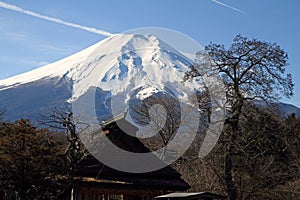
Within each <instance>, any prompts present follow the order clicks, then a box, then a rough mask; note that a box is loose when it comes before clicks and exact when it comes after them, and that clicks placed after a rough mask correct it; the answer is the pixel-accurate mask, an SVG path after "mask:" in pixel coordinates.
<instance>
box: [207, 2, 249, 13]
mask: <svg viewBox="0 0 300 200" xmlns="http://www.w3.org/2000/svg"><path fill="white" fill-rule="evenodd" d="M210 1H212V2H214V3H217V4H219V5H221V6H224V7H226V8H230V9H232V10H235V11H237V12H239V13H242V14H247V13H246V12H244V11H242V10H240V9H238V8H235V7H233V6H230V5H228V4H225V3H222V2H220V1H217V0H210Z"/></svg>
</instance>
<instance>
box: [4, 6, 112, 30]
mask: <svg viewBox="0 0 300 200" xmlns="http://www.w3.org/2000/svg"><path fill="white" fill-rule="evenodd" d="M0 7H1V8H5V9H8V10H13V11H16V12H19V13H23V14H26V15H30V16H32V17H37V18H40V19H44V20H47V21H51V22H55V23H58V24H62V25H65V26H70V27H74V28H78V29H82V30H85V31H88V32H91V33H96V34H99V35H104V36H112V35H113V34H112V33H109V32H107V31H103V30H98V29H96V28H92V27H87V26H82V25H79V24H74V23H71V22H66V21H63V20H61V19H58V18H54V17H48V16H45V15H41V14H39V13H36V12H33V11H30V10H25V9H23V8H20V7H18V6H15V5H11V4H8V3H5V2H2V1H0Z"/></svg>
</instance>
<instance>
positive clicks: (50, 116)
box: [39, 105, 88, 189]
mask: <svg viewBox="0 0 300 200" xmlns="http://www.w3.org/2000/svg"><path fill="white" fill-rule="evenodd" d="M39 121H40V123H41V124H43V125H46V126H48V127H50V128H52V129H53V130H55V131H64V132H65V136H66V138H67V147H66V153H65V156H66V158H67V160H68V162H67V168H68V179H69V185H70V186H69V187H70V188H71V189H73V187H74V186H73V185H74V169H75V168H76V166H77V164H78V163H79V162H80V161H82V160H83V159H84V158H85V157H86V156H87V154H88V152H87V150H86V149H85V147H84V145H83V144H82V142H81V140H80V138H79V135H78V134H79V133H78V132H77V130H76V128H77V126H78V125H79V124H80V121H79V119H75V118H74V116H73V112H72V110H71V108H70V106H67V105H66V106H64V107H62V108H52V109H49V110H47V111H46V112H45V113H43V115H42V116H41V119H40V120H39Z"/></svg>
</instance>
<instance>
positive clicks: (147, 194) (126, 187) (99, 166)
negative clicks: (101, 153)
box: [72, 115, 190, 200]
mask: <svg viewBox="0 0 300 200" xmlns="http://www.w3.org/2000/svg"><path fill="white" fill-rule="evenodd" d="M117 122H118V124H120V123H122V124H123V125H125V126H122V127H125V129H127V130H125V131H122V130H121V129H120V128H119V127H118V124H117ZM123 130H124V128H123ZM127 131H131V132H132V131H133V132H134V131H137V128H136V127H135V126H133V125H132V124H130V123H129V122H127V121H126V120H125V119H124V115H121V116H118V117H117V118H114V119H112V120H109V121H107V122H105V123H104V124H103V126H102V133H101V134H105V135H106V136H107V137H108V138H109V139H110V140H111V141H112V142H113V143H114V144H115V145H117V146H118V147H120V148H122V149H124V150H127V151H131V152H136V153H146V152H150V151H149V149H148V148H147V147H145V146H144V144H143V143H142V142H140V140H139V139H138V138H136V137H133V136H131V135H128V134H126V133H125V132H127ZM100 139H101V137H100ZM112 155H113V154H112ZM157 159H158V158H157ZM189 188H190V186H189V185H188V184H187V183H186V182H185V181H184V180H182V179H181V174H180V173H178V172H177V171H176V170H175V169H173V168H172V167H170V166H166V167H164V168H162V169H160V170H157V171H153V172H148V173H128V172H122V171H118V170H115V169H112V168H110V167H108V166H106V165H104V164H103V163H101V162H99V161H98V160H97V159H95V158H94V157H93V156H91V155H90V156H88V157H87V158H86V159H85V160H83V161H82V162H80V163H79V164H78V166H77V168H76V170H75V184H74V189H73V191H72V193H73V199H74V200H100V199H101V200H106V199H110V200H114V199H115V200H119V199H120V200H121V199H124V200H137V199H145V200H147V199H153V198H154V197H155V196H158V195H162V194H166V193H169V192H174V191H184V190H187V189H189Z"/></svg>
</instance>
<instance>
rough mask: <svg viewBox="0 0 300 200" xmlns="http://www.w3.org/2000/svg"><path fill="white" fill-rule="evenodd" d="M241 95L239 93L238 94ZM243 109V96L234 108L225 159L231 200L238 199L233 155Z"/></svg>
mask: <svg viewBox="0 0 300 200" xmlns="http://www.w3.org/2000/svg"><path fill="white" fill-rule="evenodd" d="M238 94H239V93H238ZM242 107H243V98H242V97H241V96H238V98H237V102H236V104H235V106H234V107H233V115H232V117H231V119H230V120H229V121H230V123H229V124H230V126H231V135H230V141H229V146H228V150H227V154H226V157H225V170H224V171H225V182H226V187H227V192H228V196H229V199H230V200H236V199H237V196H238V195H237V189H236V186H235V183H234V177H233V174H232V172H233V163H232V155H233V151H234V147H235V143H236V138H237V135H238V134H239V118H240V114H241V112H242Z"/></svg>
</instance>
